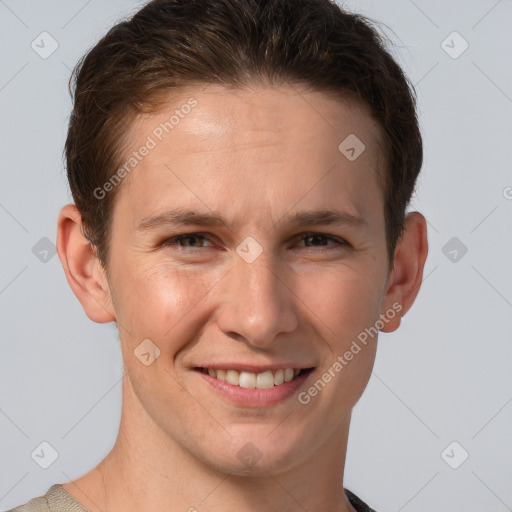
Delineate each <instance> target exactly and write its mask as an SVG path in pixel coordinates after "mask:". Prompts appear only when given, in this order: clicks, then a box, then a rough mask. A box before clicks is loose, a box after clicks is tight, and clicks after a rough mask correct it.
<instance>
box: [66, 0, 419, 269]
mask: <svg viewBox="0 0 512 512" xmlns="http://www.w3.org/2000/svg"><path fill="white" fill-rule="evenodd" d="M250 81H264V82H266V83H268V84H270V85H273V84H287V83H288V84H301V85H305V86H306V87H308V88H309V89H312V90H315V91H319V92H328V93H335V94H337V95H340V96H343V95H345V96H347V95H348V96H349V97H355V98H357V99H359V100H360V101H362V102H363V103H365V104H366V105H368V106H369V107H370V110H371V112H372V115H373V117H374V119H375V120H376V121H377V122H378V123H379V125H380V127H381V129H382V134H383V137H382V142H383V149H384V153H385V154H384V155H383V162H384V165H383V171H382V173H383V175H384V181H383V182H384V199H385V212H384V214H385V222H386V238H387V249H388V256H389V261H390V263H391V262H392V261H393V254H394V250H395V247H396V243H397V241H398V239H399V237H400V235H401V234H402V232H403V228H404V219H405V211H406V208H407V206H408V204H409V202H410V199H411V196H412V194H413V192H414V187H415V183H416V179H417V176H418V174H419V172H420V169H421V165H422V159H423V149H422V139H421V134H420V130H419V126H418V120H417V115H416V101H415V100H416V97H415V91H414V87H413V86H412V84H411V83H410V82H409V80H408V79H407V78H406V77H405V75H404V73H403V72H402V70H401V68H400V66H399V65H398V64H397V63H396V61H395V60H394V58H393V57H392V56H391V54H390V53H389V52H388V51H387V50H386V48H385V44H384V39H383V37H382V36H380V35H379V34H378V32H377V31H376V30H375V28H373V27H372V24H371V22H370V21H369V20H368V19H367V18H365V17H363V16H361V15H358V14H354V13H350V12H347V11H345V10H343V9H342V8H340V7H339V6H338V5H337V4H336V3H335V2H334V1H332V0H153V1H151V2H149V3H148V4H146V5H145V6H144V7H143V8H142V9H140V10H139V11H138V12H137V13H136V14H135V15H134V16H133V17H131V19H128V20H127V21H122V22H120V23H118V24H117V25H115V26H114V27H113V28H112V29H110V30H109V32H108V33H107V34H106V35H105V36H104V37H103V38H102V39H101V40H100V41H99V42H98V43H97V44H96V45H95V46H94V47H93V48H92V49H91V50H90V51H89V52H88V53H87V54H86V55H84V57H82V59H81V60H80V61H79V62H78V64H77V65H76V67H75V69H74V70H73V73H72V76H71V80H70V84H69V87H70V92H71V94H72V97H73V101H74V107H73V111H72V113H71V116H70V120H69V129H68V135H67V140H66V146H65V156H66V163H67V175H68V180H69V184H70V188H71V192H72V195H73V199H74V201H75V204H76V206H77V208H78V210H79V211H80V213H81V215H82V222H83V226H84V234H85V235H86V236H87V238H88V239H89V240H90V241H91V243H92V244H93V246H94V247H95V248H96V249H97V253H98V257H99V258H100V260H101V262H102V264H103V266H104V267H105V268H107V263H108V247H109V239H110V225H111V216H112V211H113V206H114V204H115V197H116V193H117V192H118V189H119V187H116V188H115V189H114V190H112V192H110V193H109V194H108V195H106V196H105V197H104V198H102V199H98V198H97V194H95V192H94V191H95V190H97V189H98V187H102V185H103V184H104V183H106V182H107V181H108V180H109V178H110V177H111V176H112V175H113V174H114V173H115V171H116V169H118V167H119V165H120V164H121V162H122V161H123V149H124V148H123V143H124V141H125V138H126V134H127V131H128V130H127V127H129V125H130V122H131V121H132V120H133V119H134V118H135V116H136V115H137V114H138V113H140V112H153V111H155V110H156V108H157V106H158V105H159V102H161V101H164V98H165V97H168V95H169V93H171V92H172V91H179V90H180V89H183V88H185V87H187V88H188V87H190V86H195V85H198V86H201V85H202V86H205V85H207V84H220V85H225V86H239V87H243V86H244V85H246V84H248V83H249V82H250ZM340 142H341V141H340Z"/></svg>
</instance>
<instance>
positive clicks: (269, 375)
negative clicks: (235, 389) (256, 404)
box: [197, 368, 314, 389]
mask: <svg viewBox="0 0 512 512" xmlns="http://www.w3.org/2000/svg"><path fill="white" fill-rule="evenodd" d="M197 370H199V371H200V372H201V373H204V374H208V375H209V376H210V377H212V378H214V379H217V380H220V381H222V382H227V383H228V384H231V385H232V386H239V387H241V388H246V389H270V388H273V387H274V386H281V385H282V384H285V383H287V382H291V381H292V380H294V379H295V378H297V377H299V376H301V375H305V374H306V373H310V372H311V371H313V370H314V368H283V369H278V370H266V371H263V372H260V373H253V372H247V371H238V370H222V369H217V368H197Z"/></svg>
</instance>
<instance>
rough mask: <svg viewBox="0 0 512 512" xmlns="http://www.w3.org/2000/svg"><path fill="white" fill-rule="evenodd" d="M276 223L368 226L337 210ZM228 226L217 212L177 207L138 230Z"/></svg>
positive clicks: (305, 213)
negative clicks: (165, 227) (199, 211)
mask: <svg viewBox="0 0 512 512" xmlns="http://www.w3.org/2000/svg"><path fill="white" fill-rule="evenodd" d="M276 224H289V225H291V226H293V227H304V226H311V225H315V226H319V225H322V226H331V225H348V226H352V227H357V228H362V227H367V222H366V220H365V219H363V218H362V217H358V216H356V215H352V214H351V213H348V212H343V211H336V210H326V209H321V210H305V211H300V212H297V213H295V214H294V215H285V216H284V217H283V218H281V219H280V220H279V221H278V222H277V223H276ZM179 225H194V226H206V227H215V226H227V222H226V221H225V219H224V218H223V217H222V216H221V215H220V214H218V213H216V212H211V213H198V212H196V211H194V210H188V209H181V208H176V209H173V210H168V211H165V212H163V213H160V214H157V215H154V216H151V217H146V218H144V219H143V220H142V222H141V223H140V224H139V226H138V227H137V231H149V230H151V229H154V228H158V227H161V226H179Z"/></svg>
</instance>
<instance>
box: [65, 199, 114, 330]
mask: <svg viewBox="0 0 512 512" xmlns="http://www.w3.org/2000/svg"><path fill="white" fill-rule="evenodd" d="M57 252H58V254H59V258H60V261H61V263H62V266H63V267H64V272H65V274H66V279H67V280H68V283H69V285H70V286H71V289H72V290H73V292H74V294H75V295H76V297H77V298H78V300H79V301H80V303H81V304H82V307H83V308H84V311H85V313H86V314H87V316H88V317H89V318H90V319H91V320H93V321H94V322H98V323H106V322H113V321H115V312H114V308H113V305H112V298H111V294H110V287H109V284H108V281H107V278H106V275H105V272H104V269H103V267H102V266H101V263H100V261H99V259H98V258H97V256H96V253H95V251H94V248H93V246H92V244H91V243H90V242H89V241H88V240H87V239H86V238H85V236H84V235H83V232H82V216H81V215H80V212H79V211H78V209H77V207H76V206H75V205H74V204H68V205H66V206H64V208H62V210H61V211H60V213H59V218H58V221H57Z"/></svg>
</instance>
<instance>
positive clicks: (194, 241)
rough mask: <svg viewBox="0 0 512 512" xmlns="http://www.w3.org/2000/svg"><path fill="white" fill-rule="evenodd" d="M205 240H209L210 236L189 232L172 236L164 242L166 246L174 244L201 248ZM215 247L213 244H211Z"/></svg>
mask: <svg viewBox="0 0 512 512" xmlns="http://www.w3.org/2000/svg"><path fill="white" fill-rule="evenodd" d="M204 241H208V238H207V237H205V236H204V235H201V234H200V233H188V234H186V235H179V236H175V237H172V238H168V239H167V240H165V241H164V242H163V244H162V245H164V246H173V247H178V248H183V249H200V248H201V247H204V246H201V245H198V244H201V243H203V242H204ZM210 247H213V244H212V245H211V246H210Z"/></svg>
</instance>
